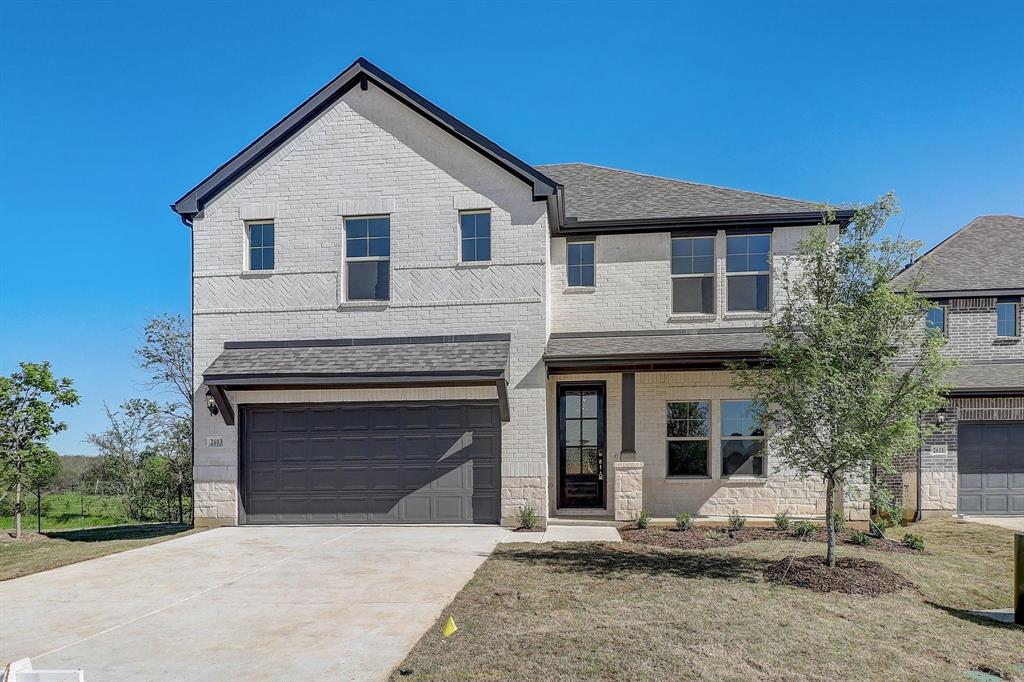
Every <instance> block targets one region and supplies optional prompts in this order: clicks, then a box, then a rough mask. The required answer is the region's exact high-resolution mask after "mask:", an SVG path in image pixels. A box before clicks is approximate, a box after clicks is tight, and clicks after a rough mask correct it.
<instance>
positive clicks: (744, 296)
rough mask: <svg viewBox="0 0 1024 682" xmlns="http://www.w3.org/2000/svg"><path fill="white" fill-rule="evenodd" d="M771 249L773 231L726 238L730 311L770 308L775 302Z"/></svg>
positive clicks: (754, 310) (727, 288) (726, 269)
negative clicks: (772, 283) (772, 284)
mask: <svg viewBox="0 0 1024 682" xmlns="http://www.w3.org/2000/svg"><path fill="white" fill-rule="evenodd" d="M771 250H772V236H771V235H770V234H743V235H729V236H727V237H726V239H725V271H726V296H727V298H728V301H729V302H728V309H729V311H731V312H741V311H753V312H767V311H768V307H769V305H770V304H771V293H770V291H769V287H770V286H771Z"/></svg>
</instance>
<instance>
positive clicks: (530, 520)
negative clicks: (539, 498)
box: [519, 505, 537, 530]
mask: <svg viewBox="0 0 1024 682" xmlns="http://www.w3.org/2000/svg"><path fill="white" fill-rule="evenodd" d="M519 527H520V528H525V529H527V530H533V529H534V528H536V527H537V512H535V511H534V510H533V507H532V506H530V505H527V506H525V507H520V508H519Z"/></svg>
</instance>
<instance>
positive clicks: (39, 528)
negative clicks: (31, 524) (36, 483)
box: [36, 489, 43, 535]
mask: <svg viewBox="0 0 1024 682" xmlns="http://www.w3.org/2000/svg"><path fill="white" fill-rule="evenodd" d="M36 532H37V533H39V534H40V535H41V534H42V532H43V491H42V489H39V490H37V491H36Z"/></svg>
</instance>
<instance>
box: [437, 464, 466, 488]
mask: <svg viewBox="0 0 1024 682" xmlns="http://www.w3.org/2000/svg"><path fill="white" fill-rule="evenodd" d="M471 467H472V465H471V464H469V463H468V462H466V463H464V464H461V465H459V466H457V467H455V468H450V467H441V466H439V467H434V468H433V476H432V478H433V480H432V481H430V487H431V488H432V489H434V490H466V489H471V488H472V487H473V478H472V476H471V475H469V474H468V473H467V472H471V471H472V468H471Z"/></svg>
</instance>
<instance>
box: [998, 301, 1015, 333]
mask: <svg viewBox="0 0 1024 682" xmlns="http://www.w3.org/2000/svg"><path fill="white" fill-rule="evenodd" d="M1017 310H1018V309H1017V304H1016V303H1009V302H1003V303H996V334H998V335H999V336H1017V335H1018V334H1019V333H1020V329H1019V328H1018V325H1017V319H1018V317H1019V315H1018V314H1017Z"/></svg>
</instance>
